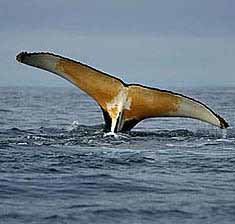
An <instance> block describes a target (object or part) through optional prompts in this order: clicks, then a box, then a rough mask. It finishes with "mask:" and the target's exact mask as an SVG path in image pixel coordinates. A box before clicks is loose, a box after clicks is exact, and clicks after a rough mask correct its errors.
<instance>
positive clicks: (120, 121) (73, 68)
mask: <svg viewBox="0 0 235 224" xmlns="http://www.w3.org/2000/svg"><path fill="white" fill-rule="evenodd" d="M16 59H17V61H19V62H21V63H24V64H27V65H31V66H33V67H37V68H40V69H43V70H46V71H49V72H52V73H55V74H57V75H59V76H60V77H62V78H64V79H66V80H68V81H70V82H71V83H73V84H74V85H75V86H77V87H79V88H80V89H81V90H83V91H84V92H86V93H87V94H88V95H89V96H91V97H92V98H93V99H95V101H96V102H97V103H98V104H99V106H100V107H101V109H102V111H103V115H104V120H105V124H106V129H107V130H109V131H112V132H117V131H128V130H131V129H132V128H133V127H134V126H135V125H136V124H137V123H139V122H140V121H142V120H144V119H146V118H150V117H188V118H193V119H198V120H201V121H204V122H207V123H210V124H212V125H215V126H217V127H220V128H227V127H228V123H227V122H226V121H225V120H224V119H223V118H222V117H220V116H219V115H217V114H216V113H215V112H214V111H212V110H211V109H210V108H209V107H208V106H206V105H205V104H203V103H201V102H199V101H197V100H194V99H192V98H189V97H187V96H184V95H181V94H178V93H173V92H170V91H166V90H160V89H155V88H149V87H146V86H142V85H138V84H137V85H135V84H130V85H128V84H125V83H124V82H123V81H122V80H120V79H118V78H116V77H113V76H111V75H109V74H106V73H104V72H101V71H98V70H96V69H94V68H92V67H90V66H88V65H85V64H82V63H80V62H77V61H74V60H71V59H68V58H64V57H62V56H59V55H55V54H51V53H44V52H42V53H27V52H22V53H20V54H18V55H17V57H16Z"/></svg>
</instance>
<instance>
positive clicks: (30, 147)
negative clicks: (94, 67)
mask: <svg viewBox="0 0 235 224" xmlns="http://www.w3.org/2000/svg"><path fill="white" fill-rule="evenodd" d="M170 90H174V91H177V92H180V93H182V94H185V95H188V96H191V97H194V98H196V99H198V100H200V101H203V102H204V103H206V104H207V105H209V106H210V107H211V108H213V109H214V110H215V111H216V112H217V113H219V114H220V115H221V116H223V117H224V118H225V119H226V120H227V121H228V122H229V124H230V128H229V129H228V130H227V131H226V132H225V131H223V132H222V131H221V130H220V129H218V128H216V127H213V126H211V125H208V124H205V123H203V122H200V121H196V120H192V119H178V118H172V119H170V118H167V119H166V118H161V119H157V118H156V119H148V120H145V121H143V122H142V123H140V124H139V125H138V126H137V127H136V128H134V129H133V130H132V131H131V132H130V133H127V134H122V135H120V136H119V137H118V138H114V137H112V136H108V137H104V132H103V118H102V113H101V111H100V109H99V107H98V106H97V105H96V103H95V102H94V101H93V100H92V99H91V98H89V97H88V96H87V95H85V94H84V93H82V92H81V91H80V90H78V89H76V88H72V87H71V88H69V87H65V88H62V87H61V88H49V87H47V88H46V87H45V88H44V87H37V88H32V87H31V88H29V87H20V88H19V87H18V88H13V87H1V88H0V223H1V224H2V223H4V224H5V223H7V224H13V223H15V224H16V223H17V224H20V223H24V224H25V223H40V224H44V223H45V224H46V223H47V224H53V223H80V224H83V223H102V224H103V223H110V224H112V223H126V224H129V223H133V224H139V223H180V224H183V223H200V224H202V223H203V224H204V223H213V224H214V223H219V224H221V223H235V129H234V125H235V116H234V115H235V88H232V87H231V88H229V87H226V88H223V87H213V88H212V87H208V88H171V89H170Z"/></svg>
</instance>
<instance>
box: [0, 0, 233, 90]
mask: <svg viewBox="0 0 235 224" xmlns="http://www.w3.org/2000/svg"><path fill="white" fill-rule="evenodd" d="M234 12H235V1H234V0H223V1H222V0H197V1H195V0H177V1H172V0H147V1H143V0H142V1H140V0H139V1H138V0H136V1H134V0H129V1H124V0H119V1H117V0H116V1H112V0H83V1H79V0H70V1H68V0H53V1H47V0H21V1H18V0H1V1H0V43H1V52H0V59H1V60H0V66H1V68H2V69H1V72H0V85H1V86H8V85H11V86H14V85H30V86H32V85H33V86H34V85H41V86H42V85H47V86H69V85H70V84H68V83H67V82H66V81H65V80H62V79H60V78H58V77H56V76H54V75H52V74H49V73H46V72H42V71H39V70H36V69H34V68H30V67H26V66H23V65H19V64H18V63H16V62H15V59H14V58H15V54H17V53H18V52H20V51H22V50H23V51H51V52H54V53H57V54H62V55H64V56H67V57H72V58H73V59H76V60H80V61H82V62H84V63H87V64H89V65H91V66H95V67H96V68H98V69H101V70H103V71H105V72H108V73H111V74H113V75H116V76H118V77H121V78H122V79H123V80H124V81H127V82H138V83H142V84H146V85H151V86H154V87H167V86H195V85H196V86H197V85H233V86H234V85H235V74H234V71H235V63H234V58H235V57H234V56H235V13H234Z"/></svg>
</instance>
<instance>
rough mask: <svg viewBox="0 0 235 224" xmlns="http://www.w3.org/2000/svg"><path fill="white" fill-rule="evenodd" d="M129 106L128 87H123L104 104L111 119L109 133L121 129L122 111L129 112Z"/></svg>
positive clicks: (122, 122) (122, 121)
mask: <svg viewBox="0 0 235 224" xmlns="http://www.w3.org/2000/svg"><path fill="white" fill-rule="evenodd" d="M130 106H131V98H130V97H128V87H123V88H122V89H121V90H120V91H119V93H118V95H117V96H115V97H114V98H113V99H112V100H111V101H110V102H107V103H106V107H107V112H108V113H109V115H110V117H111V119H112V124H111V133H114V132H115V131H117V132H118V131H120V130H121V129H122V127H123V124H124V119H123V110H130ZM115 129H116V130H115Z"/></svg>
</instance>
